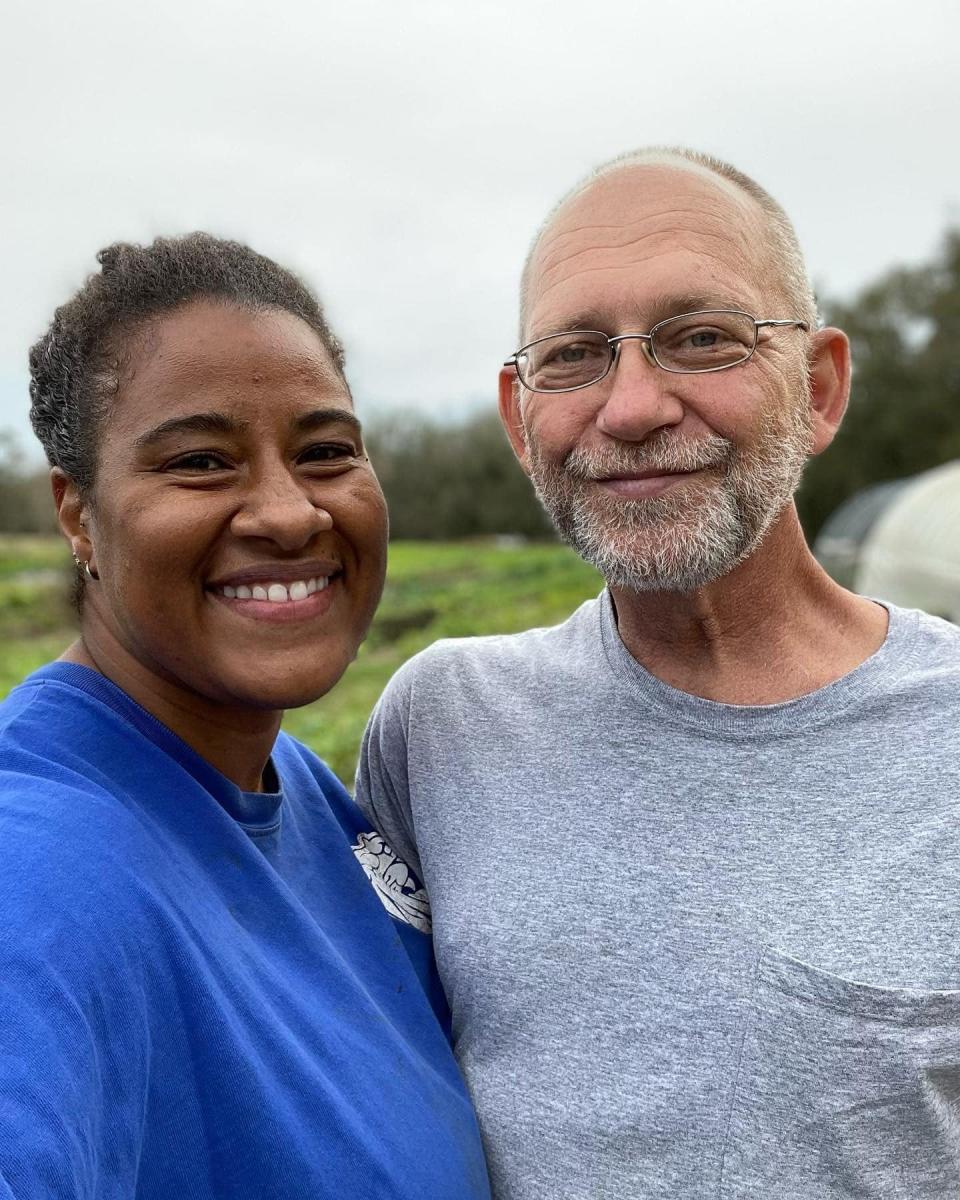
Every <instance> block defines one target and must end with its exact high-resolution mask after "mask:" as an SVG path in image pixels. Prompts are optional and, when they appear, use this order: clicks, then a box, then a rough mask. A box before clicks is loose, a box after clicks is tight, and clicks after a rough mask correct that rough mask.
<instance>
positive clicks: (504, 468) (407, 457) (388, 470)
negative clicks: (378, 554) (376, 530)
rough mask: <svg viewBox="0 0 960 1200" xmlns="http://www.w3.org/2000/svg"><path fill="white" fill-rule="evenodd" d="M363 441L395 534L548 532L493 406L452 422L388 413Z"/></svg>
mask: <svg viewBox="0 0 960 1200" xmlns="http://www.w3.org/2000/svg"><path fill="white" fill-rule="evenodd" d="M367 441H368V444H369V449H370V454H371V457H372V459H373V464H374V467H375V468H376V471H377V474H378V476H379V477H380V483H381V484H382V486H383V490H384V493H385V495H386V497H387V503H388V505H389V507H390V529H391V535H392V536H393V537H395V538H425V539H446V538H464V537H480V536H485V535H490V534H500V533H508V534H519V535H522V536H524V537H529V538H545V537H550V536H552V532H551V526H550V523H549V521H548V520H547V518H546V516H545V515H544V513H543V510H542V509H541V508H540V505H539V503H538V501H537V499H536V497H535V496H534V494H533V489H532V488H531V486H530V483H529V482H528V480H527V478H526V476H525V475H524V474H523V472H522V471H521V470H520V468H519V466H518V465H517V462H516V459H515V458H514V455H513V451H512V450H511V449H510V445H509V443H508V441H507V438H506V435H505V434H504V432H503V429H502V427H501V425H500V420H499V418H498V416H497V414H496V413H494V412H490V413H481V414H478V415H475V416H472V417H469V418H467V419H466V420H464V421H461V422H458V423H457V424H444V423H440V422H438V421H435V420H431V419H430V418H428V417H425V416H423V415H422V414H418V413H401V414H393V415H391V416H389V417H382V418H381V419H380V420H379V421H378V422H374V423H373V425H372V427H371V428H370V429H369V430H368V433H367Z"/></svg>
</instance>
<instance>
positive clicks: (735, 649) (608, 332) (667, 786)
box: [359, 149, 960, 1200]
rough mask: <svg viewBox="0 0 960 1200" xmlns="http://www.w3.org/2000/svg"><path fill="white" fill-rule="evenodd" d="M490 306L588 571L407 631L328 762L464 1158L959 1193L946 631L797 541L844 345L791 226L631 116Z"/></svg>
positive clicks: (691, 1179)
mask: <svg viewBox="0 0 960 1200" xmlns="http://www.w3.org/2000/svg"><path fill="white" fill-rule="evenodd" d="M521 308H522V332H521V343H522V345H521V348H520V349H519V350H518V351H517V352H516V353H515V354H514V355H513V356H512V357H511V358H510V359H509V361H508V362H507V364H506V365H505V367H504V369H503V370H502V372H501V375H500V410H501V414H502V416H503V421H504V425H505V427H506V430H507V433H508V435H509V437H510V440H511V442H512V444H513V447H514V449H515V451H516V454H517V457H518V459H519V462H520V465H521V466H522V468H523V469H524V470H525V471H526V472H527V473H528V475H529V476H530V477H531V479H532V480H533V482H534V485H535V487H536V489H537V492H538V494H539V496H540V499H541V501H542V502H543V504H544V506H545V507H546V509H547V511H548V512H549V514H550V515H551V517H552V519H553V521H554V523H555V525H556V527H557V529H558V531H559V532H560V534H561V535H562V536H563V537H564V538H565V539H566V540H567V541H568V542H569V543H570V544H571V545H572V546H573V547H574V548H575V549H576V550H577V551H578V552H579V553H580V554H581V555H582V556H583V557H584V558H585V559H586V560H587V561H589V562H591V563H593V564H595V565H596V566H597V567H598V568H599V570H600V571H601V572H602V574H603V575H604V577H605V579H606V582H607V587H606V589H605V590H604V591H603V593H602V594H601V595H600V596H599V597H598V598H597V599H596V600H593V601H590V602H589V603H587V604H585V605H584V606H583V607H581V608H580V609H578V610H577V612H575V613H574V614H573V616H572V617H570V619H569V620H568V621H566V622H565V623H564V624H562V625H560V626H558V627H556V628H553V629H539V630H532V631H531V632H529V633H525V634H520V635H518V636H514V637H494V638H477V639H465V640H462V641H446V642H441V643H438V644H437V645H435V646H433V647H432V648H431V649H429V650H427V651H426V652H424V653H423V654H421V655H419V656H418V657H417V658H415V659H414V660H413V661H411V662H410V663H408V664H407V665H406V666H405V667H404V668H403V669H402V670H401V671H400V672H399V673H398V675H397V676H396V677H395V679H394V680H393V681H392V683H391V684H390V686H389V688H388V690H387V692H386V693H385V695H384V697H383V698H382V700H381V701H380V704H379V706H378V707H377V709H376V712H375V713H374V716H373V718H372V720H371V724H370V726H369V729H368V731H367V735H366V739H365V743H364V753H363V760H362V763H361V769H360V774H359V795H360V799H361V802H362V803H363V804H364V805H365V806H366V807H367V808H368V809H369V810H370V811H371V813H372V815H373V817H374V820H375V821H376V822H377V824H378V827H379V828H380V830H381V831H382V832H383V833H384V835H385V836H386V838H387V840H388V841H389V842H390V843H392V845H393V847H394V849H395V850H396V851H397V852H398V853H399V854H400V855H401V857H402V858H404V859H406V860H407V861H409V862H413V863H419V864H420V867H421V872H422V876H423V879H424V881H425V884H426V887H427V889H428V892H429V895H430V899H431V902H432V906H433V920H434V938H435V944H436V952H437V959H438V962H439V965H440V971H441V976H442V978H443V981H444V985H445V987H446V990H447V994H448V996H449V1000H450V1004H451V1008H452V1012H453V1029H454V1037H455V1045H456V1050H457V1054H458V1056H459V1060H460V1063H461V1066H462V1068H463V1071H464V1073H465V1075H466V1078H467V1081H468V1083H469V1086H470V1089H471V1091H472V1094H473V1098H474V1101H475V1103H476V1106H477V1111H478V1113H479V1117H480V1122H481V1127H482V1130H483V1134H484V1139H485V1143H486V1147H487V1152H488V1155H489V1161H490V1168H491V1174H492V1178H493V1182H494V1189H495V1192H496V1194H497V1195H498V1197H500V1198H501V1200H502V1198H505V1197H510V1198H517V1200H521V1198H522V1200H527V1198H529V1200H533V1197H537V1198H541V1197H547V1198H549V1200H563V1198H570V1200H573V1198H577V1200H587V1198H590V1200H595V1198H597V1197H617V1198H621V1197H629V1198H631V1200H635V1198H646V1197H649V1198H651V1200H652V1198H653V1197H657V1198H660V1197H670V1198H671V1200H678V1198H689V1200H704V1198H705V1197H708V1196H720V1197H723V1198H727V1200H729V1198H733V1197H737V1198H740V1197H750V1198H751V1200H757V1198H767V1197H771V1198H776V1200H790V1198H797V1200H800V1198H803V1200H830V1198H834V1197H837V1198H839V1197H868V1196H869V1197H884V1198H893V1197H903V1198H904V1200H924V1198H926V1197H934V1196H935V1197H945V1196H948V1195H949V1196H955V1195H960V937H958V930H960V916H958V911H960V889H958V881H960V819H958V818H960V631H958V630H957V629H956V628H954V627H953V626H950V625H947V624H945V623H944V622H941V621H939V620H936V619H934V618H931V617H928V616H926V615H924V614H921V613H918V612H915V611H906V610H903V609H899V608H896V607H893V606H891V605H889V604H884V603H878V602H875V601H873V600H868V599H865V598H863V597H861V596H856V595H853V594H851V593H850V592H847V591H845V590H844V589H843V588H841V587H839V586H838V585H837V584H835V583H834V582H833V581H832V580H831V579H830V578H828V576H827V575H826V574H825V573H824V572H823V571H822V570H821V569H820V567H819V566H818V564H817V562H816V561H815V560H814V558H813V556H812V555H811V553H810V551H809V550H808V548H807V545H806V543H805V541H804V537H803V533H802V530H801V527H800V523H799V521H798V519H797V512H796V508H795V506H794V503H793V494H794V492H795V490H796V487H797V485H798V483H799V480H800V476H801V472H802V470H803V466H804V463H805V462H806V460H807V458H808V457H809V456H810V455H812V454H820V453H821V452H823V451H824V450H826V449H827V447H828V446H829V445H830V442H831V440H832V439H833V437H834V435H835V433H836V431H837V428H838V426H839V424H840V420H841V418H842V416H843V411H844V407H845V405H846V402H847V395H848V390H849V384H850V358H849V348H848V343H847V339H846V337H845V336H844V335H843V333H841V332H840V331H839V330H837V329H829V328H819V327H818V326H817V320H816V310H815V304H814V299H813V295H812V292H811V289H810V284H809V282H808V278H807V273H806V270H805V268H804V264H803V259H802V256H801V254H800V250H799V247H798V245H797V240H796V237H795V235H794V232H793V229H792V228H791V225H790V222H789V221H788V219H787V218H786V216H785V214H784V213H783V211H782V209H781V208H780V207H779V205H778V204H776V202H775V201H773V200H772V199H771V197H770V196H769V195H768V194H767V193H766V192H765V191H763V190H762V189H761V188H760V187H759V186H758V185H757V184H756V183H754V182H753V181H752V180H751V179H749V178H747V177H746V176H744V175H743V174H741V173H740V172H739V171H737V170H735V169H734V168H732V167H730V166H728V165H727V164H725V163H721V162H719V161H716V160H713V159H710V158H707V157H705V156H702V155H698V154H695V153H692V152H689V151H684V150H659V149H658V150H650V151H643V152H640V153H639V154H635V155H631V156H628V157H626V158H624V159H620V160H617V161H615V162H614V163H612V164H608V165H607V166H606V167H604V168H601V169H600V170H599V171H598V172H597V173H596V174H595V175H593V176H591V177H590V178H589V179H588V180H587V181H586V182H585V183H583V184H581V185H580V186H578V187H577V188H575V189H574V191H573V192H572V193H570V194H569V195H568V196H567V197H566V198H565V199H564V200H563V201H562V202H561V204H560V205H559V206H558V207H557V208H556V209H555V210H554V212H553V213H552V214H551V216H550V217H549V219H548V220H547V222H546V224H545V226H544V227H543V228H542V230H541V231H540V233H539V234H538V236H537V239H536V241H535V243H534V246H533V249H532V251H531V254H530V257H529V260H528V263H527V266H526V269H525V271H524V276H523V289H522V300H521ZM904 402H905V403H909V397H904Z"/></svg>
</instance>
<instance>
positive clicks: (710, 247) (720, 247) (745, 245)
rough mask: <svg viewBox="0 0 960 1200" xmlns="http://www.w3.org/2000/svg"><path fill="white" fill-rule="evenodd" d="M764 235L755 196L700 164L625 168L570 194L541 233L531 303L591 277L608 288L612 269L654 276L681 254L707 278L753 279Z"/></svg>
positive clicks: (585, 282)
mask: <svg viewBox="0 0 960 1200" xmlns="http://www.w3.org/2000/svg"><path fill="white" fill-rule="evenodd" d="M767 232H768V231H767V228H766V217H765V214H764V212H763V210H762V209H761V208H760V206H759V204H758V203H757V202H756V201H755V200H754V199H753V197H751V196H749V195H747V194H746V193H745V192H743V191H742V190H741V189H739V188H738V187H737V186H736V185H735V184H733V183H731V182H730V181H728V180H726V179H723V178H721V177H719V176H717V175H715V174H713V173H712V172H708V171H707V170H705V169H704V168H701V167H698V166H695V165H692V164H691V165H690V166H689V167H687V166H686V165H684V166H677V165H674V164H672V163H671V164H669V165H667V164H659V163H657V164H654V163H643V164H638V165H630V166H625V167H622V168H619V169H618V170H616V171H614V172H613V173H611V174H610V175H606V176H601V177H600V178H598V179H596V180H594V181H593V182H591V183H590V184H589V185H588V186H587V187H586V188H584V189H583V190H582V191H581V192H579V193H577V194H576V195H574V196H572V197H571V198H570V199H569V200H568V201H567V202H566V203H565V204H564V205H562V206H561V208H560V209H559V210H558V212H557V213H556V215H555V216H554V218H553V220H551V222H550V223H549V225H548V226H547V228H546V229H545V230H544V231H543V234H542V236H541V238H540V240H539V242H538V244H537V247H536V249H535V251H534V254H533V256H532V258H531V270H530V274H529V280H528V284H529V294H528V297H527V299H528V304H529V306H530V307H539V302H540V301H542V300H544V299H545V298H547V297H549V296H550V294H551V293H555V292H556V291H557V289H558V288H560V289H567V290H569V288H570V287H577V286H579V285H580V284H581V283H582V284H583V286H585V287H588V286H589V284H590V282H591V281H590V276H591V274H594V275H596V276H597V282H598V283H599V282H600V280H601V278H602V282H603V285H604V286H607V285H608V284H609V283H610V282H612V280H613V275H612V274H611V272H624V273H627V274H629V272H630V271H631V270H638V269H641V268H643V269H647V268H649V270H650V271H651V272H654V273H655V272H656V271H657V270H658V264H659V267H665V266H666V263H667V262H668V261H669V258H670V256H671V255H673V254H675V253H678V252H687V257H688V259H690V260H691V261H693V262H702V267H703V273H704V276H705V277H706V278H709V276H711V275H717V274H720V275H723V274H726V275H730V274H734V275H736V274H741V275H743V277H744V282H747V281H749V282H750V283H751V284H755V283H756V282H757V278H756V277H757V274H758V273H759V270H760V264H761V261H762V260H764V259H765V258H766V254H765V252H764V246H765V242H766V238H767ZM598 272H604V274H603V275H602V276H600V275H597V273H598ZM665 282H666V281H664V280H661V287H662V285H663V284H664V283H665ZM679 282H680V281H678V283H679ZM689 283H690V281H689V280H687V281H685V283H684V285H683V286H686V285H689ZM700 283H701V281H698V285H699V284H700ZM704 285H705V281H704Z"/></svg>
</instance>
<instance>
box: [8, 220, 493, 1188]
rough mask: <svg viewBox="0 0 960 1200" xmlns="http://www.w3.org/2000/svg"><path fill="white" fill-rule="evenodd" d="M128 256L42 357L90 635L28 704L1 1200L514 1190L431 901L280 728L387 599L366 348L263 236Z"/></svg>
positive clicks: (11, 767) (55, 456) (18, 811)
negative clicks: (361, 354)
mask: <svg viewBox="0 0 960 1200" xmlns="http://www.w3.org/2000/svg"><path fill="white" fill-rule="evenodd" d="M99 261H100V263H101V271H100V272H99V273H98V274H95V275H93V276H91V278H90V279H89V280H88V281H87V283H86V284H85V286H84V288H83V289H82V290H81V291H80V293H78V295H77V296H75V297H74V298H73V299H72V300H71V301H69V302H68V303H67V304H66V305H64V306H63V307H62V308H60V309H59V310H58V311H57V313H56V316H55V318H54V321H53V324H52V326H51V328H50V330H49V331H48V333H47V334H46V335H45V336H44V337H43V338H42V339H41V340H40V341H39V342H38V343H37V345H36V346H35V347H34V349H33V351H32V354H31V371H32V384H31V395H32V397H33V409H32V418H33V422H34V428H35V429H36V431H37V433H38V436H39V437H40V439H41V441H42V442H43V445H44V448H45V450H46V452H47V456H48V458H49V461H50V463H51V475H52V481H53V492H54V497H55V500H56V504H57V511H58V514H59V520H60V526H61V529H62V531H63V534H64V536H65V537H66V539H67V540H68V542H69V544H70V548H71V551H72V554H73V556H74V560H75V563H76V566H77V588H76V599H77V604H78V607H79V609H80V613H81V626H80V637H79V639H78V640H77V642H76V643H75V644H74V645H73V646H71V647H70V649H69V650H68V651H67V652H66V653H65V654H64V655H63V657H62V659H61V660H60V661H58V662H55V663H51V664H49V665H48V666H46V667H44V668H42V669H41V670H40V671H38V672H36V673H35V674H34V675H32V676H31V677H30V678H28V679H27V680H26V681H25V682H24V683H23V684H22V685H21V686H20V687H19V688H17V689H16V690H15V691H14V692H13V693H12V694H11V696H10V697H9V698H8V700H7V701H6V702H5V703H4V704H3V705H2V706H0V855H2V858H3V865H2V870H0V903H2V905H3V911H4V913H5V929H4V933H3V937H2V938H0V975H2V978H3V979H4V983H5V992H4V995H5V998H4V1000H3V1012H2V1014H0V1197H3V1196H10V1197H16V1198H17V1200H26V1198H28V1197H29V1198H31V1200H32V1198H34V1197H36V1198H37V1200H39V1198H40V1197H49V1196H53V1195H56V1196H70V1197H83V1198H91V1200H92V1198H99V1197H108V1196H110V1197H113V1196H123V1197H131V1198H133V1197H136V1198H137V1200H154V1198H156V1200H160V1198H164V1200H167V1198H169V1197H172V1196H188V1195H189V1196H190V1197H195V1198H203V1200H212V1198H214V1197H217V1198H220V1197H223V1198H226V1197H230V1198H231V1200H240V1198H243V1197H247V1196H249V1197H257V1198H258V1200H267V1198H273V1197H277V1198H279V1197H290V1196H294V1195H297V1196H301V1195H302V1196H310V1197H327V1196H329V1197H334V1196H336V1197H353V1196H356V1197H361V1196H363V1197H367V1196H385V1197H386V1196H389V1197H390V1198H391V1200H402V1198H404V1197H409V1198H410V1200H413V1198H414V1197H421V1196H438V1197H439V1196H457V1197H467V1198H469V1197H482V1196H486V1195H487V1185H486V1174H485V1170H484V1166H483V1160H482V1155H481V1151H480V1147H479V1140H478V1135H477V1129H476V1124H475V1121H474V1118H473V1115H472V1112H471V1110H470V1107H469V1104H468V1101H467V1099H466V1095H465V1092H464V1089H463V1085H462V1082H461V1079H460V1076H459V1074H458V1072H457V1069H456V1067H455V1065H454V1061H453V1058H452V1055H451V1051H450V1048H449V1043H448V1037H447V1030H446V1028H445V1027H446V1026H447V1025H448V1021H449V1015H448V1013H447V1010H446V1008H445V1004H444V1001H443V999H442V993H441V992H440V990H439V986H438V984H437V979H436V972H435V967H434V964H433V958H432V947H431V942H430V921H429V909H428V907H427V905H426V900H425V896H424V894H423V892H422V889H421V888H420V886H419V883H418V882H417V881H416V879H415V878H414V877H413V876H412V875H411V873H410V872H409V871H408V870H407V868H406V867H405V866H404V865H403V864H402V863H400V862H399V861H398V860H397V859H396V857H395V856H394V855H393V854H392V852H391V851H390V848H389V847H388V846H387V845H386V844H385V843H383V840H382V838H380V837H379V835H378V834H376V833H375V832H374V831H371V830H370V829H369V826H368V825H367V824H366V823H365V821H364V819H363V817H362V816H361V815H360V813H359V811H358V810H357V809H356V808H355V807H354V805H353V803H352V802H351V800H350V799H349V797H348V796H347V794H346V792H345V790H344V789H343V787H342V785H341V784H340V783H339V782H338V781H337V780H336V779H335V778H334V777H333V776H332V775H331V773H330V772H329V771H328V770H327V768H326V767H325V766H324V764H323V763H321V762H320V761H319V760H318V759H317V758H316V757H315V756H314V755H312V754H311V753H310V752H309V751H308V750H307V749H306V748H305V747H303V746H301V745H300V744H298V743H296V742H294V741H293V740H292V739H290V738H289V737H287V736H286V735H284V734H282V733H280V732H279V726H280V718H281V715H282V711H283V709H284V708H286V707H290V706H297V705H302V704H306V703H308V702H310V701H312V700H315V699H316V698H317V697H319V696H321V695H323V694H324V693H326V692H327V691H329V689H330V688H332V687H333V686H334V685H335V684H336V682H337V680H338V679H339V678H340V676H341V675H342V674H343V672H344V670H345V669H346V667H347V665H348V664H349V663H350V661H351V659H352V658H353V657H354V655H355V654H356V651H357V647H358V645H359V643H360V641H361V640H362V638H363V636H364V634H365V632H366V630H367V627H368V625H369V622H370V620H371V617H372V616H373V612H374V609H375V607H376V604H377V601H378V599H379V596H380V591H381V588H382V585H383V575H384V564H385V548H386V513H385V509H384V504H383V497H382V495H381V492H380V489H379V486H378V484H377V481H376V478H375V476H374V474H373V470H372V468H371V466H370V463H369V460H368V459H367V456H366V453H365V451H364V444H363V436H362V431H361V427H360V424H359V422H358V420H357V418H356V416H355V414H354V412H353V404H352V401H351V397H350V391H349V388H348V386H347V383H346V380H345V377H344V374H343V356H342V353H341V350H340V347H339V344H338V343H337V341H336V339H335V338H334V337H333V335H332V333H331V332H330V330H329V328H328V327H327V325H326V322H325V320H324V317H323V313H322V311H321V309H320V307H319V305H318V304H317V302H316V300H315V299H314V298H313V297H312V296H311V295H310V293H309V292H308V291H307V290H306V289H305V288H304V287H303V285H302V284H301V283H300V281H299V280H297V279H296V278H295V277H294V276H292V275H291V274H290V273H289V272H287V271H285V270H284V269H282V268H281V267H278V266H277V265H276V264H275V263H272V262H270V261H269V260H268V259H264V258H262V257H261V256H259V255H256V254H254V253H253V251H251V250H249V249H247V248H246V247H244V246H240V245H238V244H236V243H232V242H224V241H219V240H217V239H215V238H211V237H209V236H206V235H201V234H195V235H192V236H190V237H187V238H182V239H171V240H158V241H157V242H155V243H154V244H153V245H151V246H148V247H138V246H126V245H115V246H111V247H109V248H108V249H107V250H105V251H103V252H102V253H101V255H100V256H99ZM371 845H375V846H376V847H377V853H376V854H371V853H370V850H369V847H370V846H371Z"/></svg>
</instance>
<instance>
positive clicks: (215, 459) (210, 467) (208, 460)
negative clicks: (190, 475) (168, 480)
mask: <svg viewBox="0 0 960 1200" xmlns="http://www.w3.org/2000/svg"><path fill="white" fill-rule="evenodd" d="M227 466H228V463H227V461H226V459H224V458H221V457H220V455H219V454H209V453H205V452H204V451H200V450H198V451H197V452H196V453H194V454H182V455H181V456H180V457H179V458H175V459H174V460H173V462H171V463H168V464H167V470H168V471H195V472H197V473H198V474H208V473H209V472H211V471H223V470H225V469H226V468H227Z"/></svg>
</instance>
